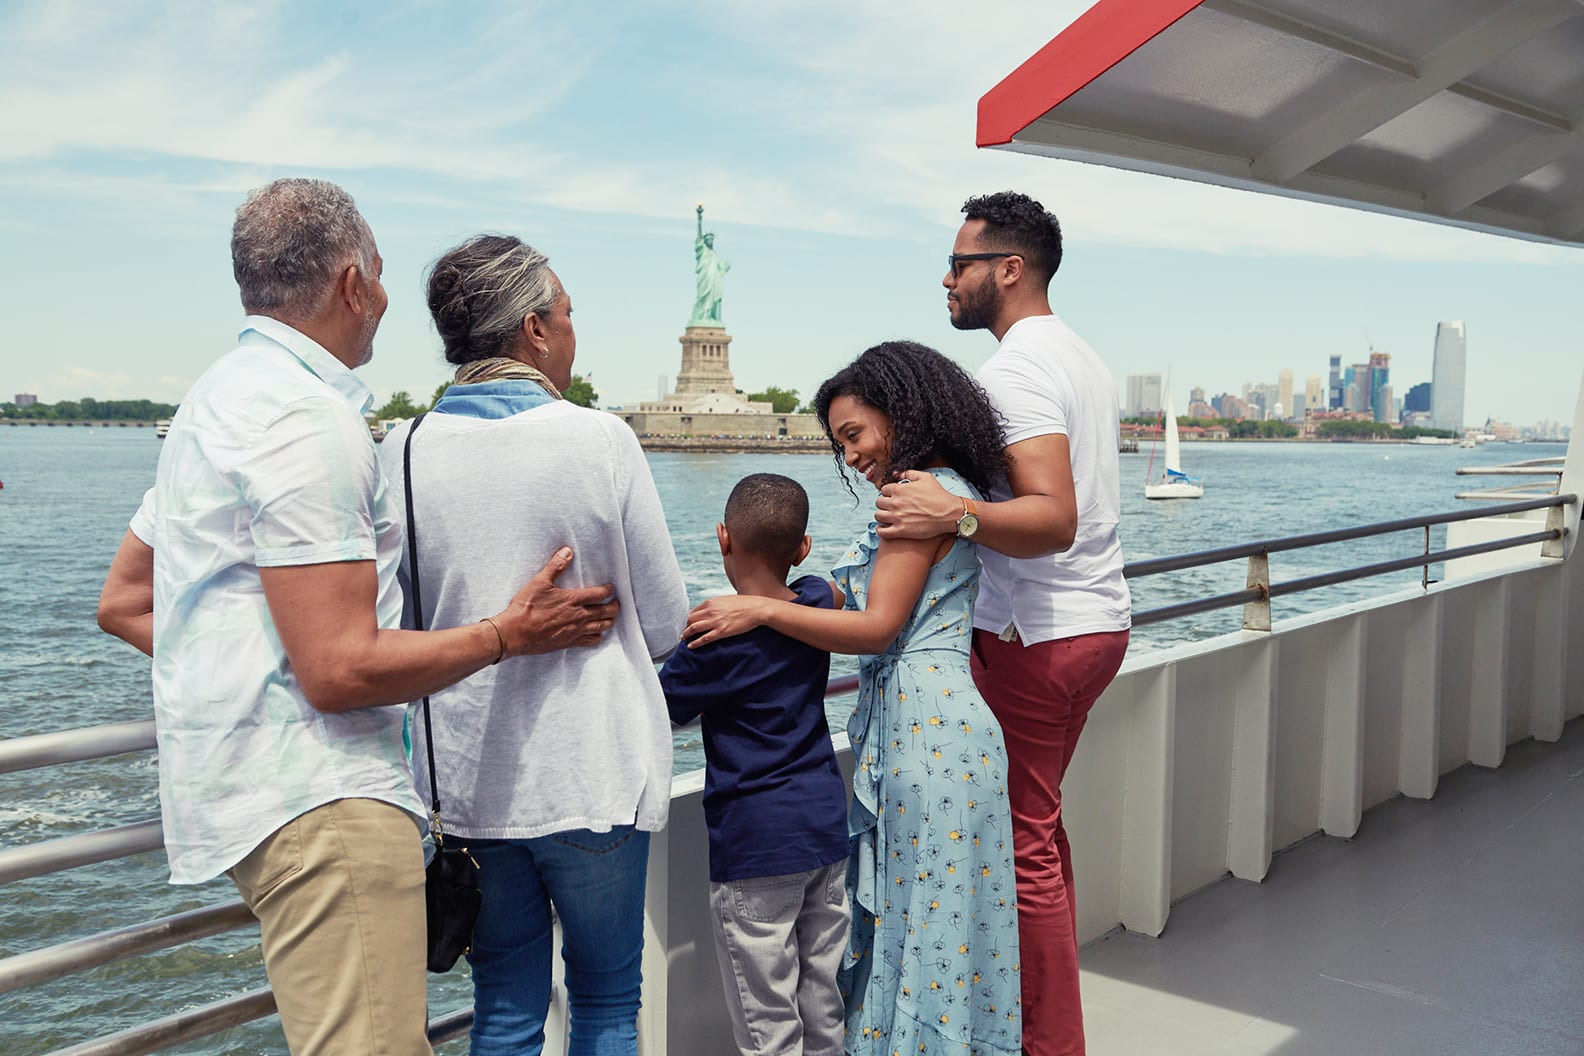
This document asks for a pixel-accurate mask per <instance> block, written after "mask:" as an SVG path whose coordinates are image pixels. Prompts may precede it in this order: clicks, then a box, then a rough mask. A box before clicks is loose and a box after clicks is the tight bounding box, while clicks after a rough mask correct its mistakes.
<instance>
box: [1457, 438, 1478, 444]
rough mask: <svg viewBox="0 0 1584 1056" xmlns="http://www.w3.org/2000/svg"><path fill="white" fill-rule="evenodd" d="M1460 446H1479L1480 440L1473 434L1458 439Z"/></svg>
mask: <svg viewBox="0 0 1584 1056" xmlns="http://www.w3.org/2000/svg"><path fill="white" fill-rule="evenodd" d="M1458 446H1459V447H1478V446H1479V441H1478V440H1476V439H1474V438H1473V437H1472V436H1465V437H1464V438H1463V439H1462V440H1459V441H1458Z"/></svg>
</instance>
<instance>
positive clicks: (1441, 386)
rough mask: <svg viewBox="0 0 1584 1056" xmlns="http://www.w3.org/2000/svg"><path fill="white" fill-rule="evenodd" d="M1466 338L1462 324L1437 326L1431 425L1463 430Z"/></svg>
mask: <svg viewBox="0 0 1584 1056" xmlns="http://www.w3.org/2000/svg"><path fill="white" fill-rule="evenodd" d="M1467 364H1468V339H1467V335H1466V334H1465V333H1464V332H1463V324H1462V323H1461V322H1450V323H1437V324H1436V337H1435V363H1434V365H1433V366H1432V367H1431V370H1430V426H1431V428H1433V429H1451V430H1452V431H1454V432H1461V431H1462V429H1463V373H1464V370H1465V368H1466V366H1467Z"/></svg>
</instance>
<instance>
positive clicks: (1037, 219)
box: [962, 191, 1062, 285]
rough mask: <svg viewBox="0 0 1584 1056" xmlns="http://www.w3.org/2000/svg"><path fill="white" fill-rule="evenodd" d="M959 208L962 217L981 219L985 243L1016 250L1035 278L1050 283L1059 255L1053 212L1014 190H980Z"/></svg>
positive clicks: (1059, 241) (1058, 226) (1058, 228)
mask: <svg viewBox="0 0 1584 1056" xmlns="http://www.w3.org/2000/svg"><path fill="white" fill-rule="evenodd" d="M962 211H963V213H964V215H965V217H966V219H969V220H983V221H984V224H985V228H984V235H983V236H982V237H981V239H980V241H982V242H983V243H984V244H985V245H986V246H988V247H989V248H991V249H996V250H1006V251H1007V252H1009V253H1016V254H1017V255H1018V256H1020V257H1022V258H1023V263H1024V265H1025V266H1027V267H1028V269H1029V270H1030V271H1032V272H1033V273H1034V274H1035V276H1036V277H1037V278H1038V279H1040V280H1041V281H1042V282H1044V283H1045V284H1046V285H1049V284H1050V280H1051V278H1052V277H1053V276H1055V274H1056V269H1057V268H1059V267H1061V259H1062V236H1061V224H1060V223H1059V222H1058V221H1057V220H1056V214H1054V213H1052V212H1050V211H1049V210H1048V209H1046V208H1045V207H1044V206H1043V205H1041V204H1040V203H1038V202H1036V201H1035V200H1034V199H1032V198H1030V197H1029V196H1028V195H1026V194H1019V193H1018V192H1017V191H997V192H996V193H995V194H981V195H979V196H978V197H976V198H970V199H968V200H967V201H966V202H964V203H963V207H962Z"/></svg>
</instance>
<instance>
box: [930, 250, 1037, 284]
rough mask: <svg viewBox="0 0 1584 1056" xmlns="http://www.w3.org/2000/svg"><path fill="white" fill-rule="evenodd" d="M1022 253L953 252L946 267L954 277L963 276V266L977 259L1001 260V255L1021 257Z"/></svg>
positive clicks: (947, 260) (947, 259)
mask: <svg viewBox="0 0 1584 1056" xmlns="http://www.w3.org/2000/svg"><path fill="white" fill-rule="evenodd" d="M1022 255H1023V254H1021V253H951V254H948V255H947V257H946V267H947V269H948V270H950V271H951V273H952V278H954V279H956V278H961V277H962V266H963V265H964V264H968V263H971V262H972V261H975V260H999V259H1000V258H1001V257H1021V256H1022Z"/></svg>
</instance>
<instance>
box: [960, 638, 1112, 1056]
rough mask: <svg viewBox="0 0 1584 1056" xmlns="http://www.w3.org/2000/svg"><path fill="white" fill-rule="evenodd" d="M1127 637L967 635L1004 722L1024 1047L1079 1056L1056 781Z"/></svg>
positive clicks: (1043, 1055)
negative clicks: (1028, 641)
mask: <svg viewBox="0 0 1584 1056" xmlns="http://www.w3.org/2000/svg"><path fill="white" fill-rule="evenodd" d="M1127 644H1128V632H1127V631H1112V632H1106V633H1101V634H1084V635H1079V636H1078V637H1076V638H1060V639H1057V640H1056V641H1051V642H1040V643H1039V644H1037V645H1027V646H1026V645H1024V644H1023V643H1022V642H1020V641H1014V642H1004V641H1002V640H1001V639H1000V638H999V637H997V636H996V635H993V634H990V633H989V632H987V631H975V632H974V644H973V678H974V684H975V685H977V686H978V687H979V692H980V693H981V694H982V695H983V696H984V698H985V702H986V703H987V704H989V705H990V710H991V711H992V712H994V714H995V717H996V719H997V720H999V721H1000V723H1001V733H1002V736H1003V737H1004V738H1005V743H1006V751H1007V764H1008V771H1007V796H1008V799H1009V800H1010V801H1011V806H1012V847H1013V852H1014V856H1015V860H1016V865H1017V897H1018V942H1019V945H1020V947H1021V957H1022V961H1021V963H1022V970H1021V975H1022V980H1023V1051H1024V1052H1025V1053H1028V1054H1029V1056H1082V1054H1083V1051H1084V1034H1083V1006H1082V1004H1081V1000H1080V997H1079V991H1078V910H1077V907H1076V905H1075V903H1074V902H1073V871H1072V859H1071V857H1070V855H1069V853H1068V849H1067V831H1066V829H1064V828H1063V827H1062V814H1061V781H1062V776H1063V775H1064V774H1066V773H1067V764H1068V763H1070V762H1072V757H1073V749H1075V748H1076V747H1077V746H1078V735H1079V734H1080V733H1082V732H1083V728H1084V722H1085V720H1087V719H1088V718H1089V709H1090V707H1091V706H1092V705H1093V704H1094V702H1095V699H1096V698H1097V697H1099V696H1100V693H1101V692H1102V691H1103V690H1104V689H1105V687H1106V686H1108V685H1110V683H1111V679H1112V678H1114V677H1116V673H1117V669H1118V668H1119V667H1121V666H1122V655H1123V654H1124V653H1126V652H1127Z"/></svg>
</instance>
